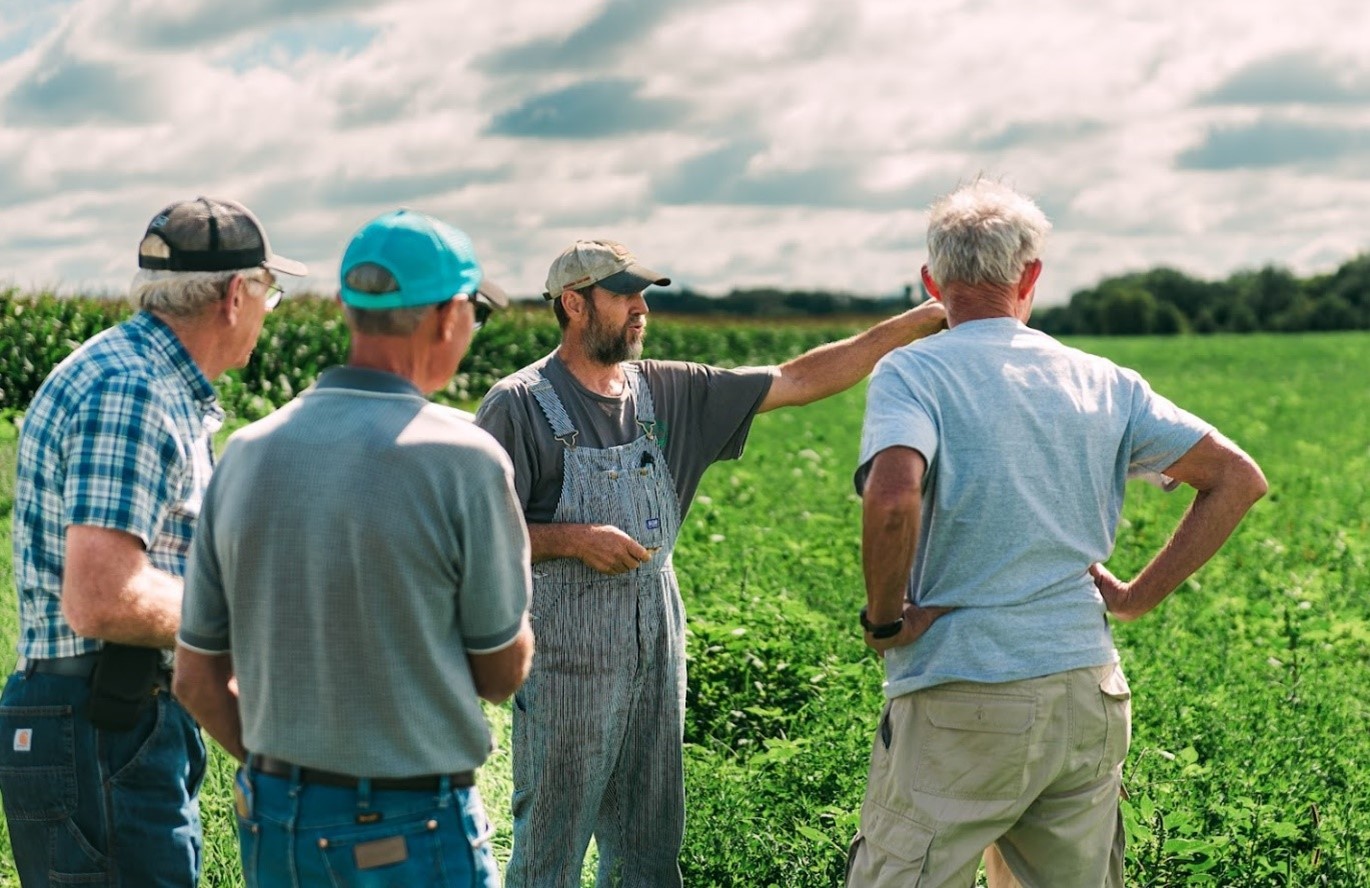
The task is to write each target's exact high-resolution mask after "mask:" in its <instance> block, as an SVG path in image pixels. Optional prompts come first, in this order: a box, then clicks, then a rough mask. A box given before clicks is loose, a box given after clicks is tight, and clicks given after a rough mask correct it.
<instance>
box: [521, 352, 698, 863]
mask: <svg viewBox="0 0 1370 888" xmlns="http://www.w3.org/2000/svg"><path fill="white" fill-rule="evenodd" d="M626 366H627V372H628V382H629V385H630V386H631V389H632V396H633V403H634V407H635V411H636V421H637V425H638V426H639V427H640V428H641V430H642V434H641V435H640V436H639V437H638V438H637V440H635V441H632V442H630V443H628V444H623V445H620V446H618V447H608V448H604V449H592V448H588V447H579V446H577V445H576V437H577V433H576V430H575V428H574V427H573V426H572V424H571V420H570V417H569V416H568V415H567V412H566V410H565V408H564V407H563V406H562V404H561V401H560V399H559V398H558V397H557V395H556V393H555V392H554V391H553V389H552V385H551V383H550V382H549V381H548V380H547V379H546V378H545V377H544V378H542V379H541V380H539V381H538V382H537V383H536V384H535V385H534V386H533V388H532V392H533V395H534V397H536V398H537V401H538V405H539V406H540V407H541V408H542V411H543V413H544V414H545V415H546V417H547V420H548V422H549V423H550V424H551V426H552V431H553V434H555V435H556V437H557V440H559V441H560V442H561V443H562V445H563V448H564V451H563V455H564V457H565V473H564V481H563V483H562V490H561V500H560V502H559V503H558V504H557V510H556V514H555V516H554V519H553V520H554V521H556V522H559V523H576V524H585V523H590V524H612V525H614V526H616V527H618V528H620V529H621V530H623V531H624V532H626V533H627V534H628V535H630V536H631V537H633V538H634V539H636V540H637V541H638V542H639V543H641V544H642V545H643V546H646V547H647V548H649V549H651V548H653V547H657V546H659V547H660V549H659V550H658V551H657V552H656V553H655V554H654V555H653V557H652V559H651V560H650V561H649V562H647V563H646V564H644V565H642V566H641V567H639V568H636V569H634V570H630V571H628V572H627V573H624V574H619V575H617V576H609V575H606V574H602V573H599V572H597V571H595V570H593V569H591V568H590V567H588V566H586V565H585V564H584V563H583V562H582V561H580V560H578V559H574V558H559V559H554V560H551V561H544V562H540V563H538V564H535V565H533V604H532V608H531V610H532V620H533V633H534V636H535V638H536V642H537V653H536V654H535V655H534V657H533V668H532V673H531V674H530V675H529V677H528V680H527V681H526V682H525V683H524V685H523V687H522V688H521V689H520V690H519V692H518V694H517V695H516V696H515V698H514V741H513V752H514V796H513V810H514V851H513V857H512V858H511V860H510V861H509V871H508V875H507V878H506V885H508V886H510V888H549V886H558V888H560V886H566V888H578V886H579V885H580V871H581V866H582V862H583V860H584V856H585V851H586V847H587V845H588V844H589V841H590V836H591V834H592V833H593V834H594V836H595V842H596V845H597V846H598V849H599V876H598V884H599V885H600V886H607V885H623V886H644V888H672V886H678V885H680V869H679V866H678V864H677V858H678V856H679V853H680V844H681V839H682V836H683V833H684V827H685V789H684V777H683V771H682V767H681V743H682V737H683V733H682V730H683V718H684V712H685V618H684V611H683V606H682V604H681V601H680V587H679V586H678V585H677V583H676V577H675V571H674V570H673V568H672V566H671V552H672V549H673V548H674V547H675V541H676V535H677V533H678V532H679V529H680V504H679V500H678V498H677V497H676V492H675V484H674V482H673V481H672V479H671V473H670V470H669V469H668V468H667V466H666V458H665V452H664V451H663V450H662V449H661V447H660V446H659V444H658V443H657V439H656V433H655V426H656V421H655V420H656V415H655V408H654V406H653V404H652V396H651V393H650V392H649V391H648V388H647V381H646V379H644V378H643V376H642V374H641V372H640V371H639V370H638V368H637V367H635V366H633V365H626Z"/></svg>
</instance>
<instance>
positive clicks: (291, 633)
mask: <svg viewBox="0 0 1370 888" xmlns="http://www.w3.org/2000/svg"><path fill="white" fill-rule="evenodd" d="M530 588H531V578H530V571H529V548H528V534H527V531H526V529H525V527H524V524H523V519H522V516H521V514H520V511H519V506H518V503H517V501H516V500H515V498H514V490H513V478H512V468H511V466H510V465H509V458H508V457H507V456H506V455H505V453H504V450H503V449H502V448H501V447H500V446H499V445H498V444H497V443H496V442H495V441H494V440H493V439H492V438H491V437H490V436H489V435H487V434H486V433H485V432H483V431H481V430H480V429H479V428H477V427H476V426H475V425H474V424H473V423H472V422H471V421H470V414H466V413H463V412H461V411H458V410H453V409H451V408H448V407H442V406H439V405H437V404H433V403H430V402H429V401H428V400H427V399H425V398H424V397H423V395H422V394H421V393H420V392H419V390H418V389H416V388H415V387H414V386H413V385H411V384H410V383H409V382H408V381H406V380H404V379H402V378H400V377H398V376H393V375H391V374H388V373H380V372H376V371H369V370H359V369H355V368H335V369H332V370H329V371H327V372H325V373H324V375H323V376H322V377H320V379H319V381H318V382H317V383H316V384H315V386H314V387H312V388H310V389H309V390H307V391H305V392H304V393H303V394H301V395H300V396H299V397H298V398H296V399H295V400H294V401H292V402H290V403H289V404H287V405H286V406H285V407H282V408H281V409H280V410H278V411H276V412H275V413H274V414H272V415H271V416H269V417H267V418H266V419H263V420H261V421H260V422H256V423H253V424H252V425H250V426H247V427H246V428H244V429H241V430H239V431H238V432H237V433H236V434H235V435H234V436H233V437H232V438H231V439H230V440H229V443H228V447H227V448H226V449H225V451H224V455H223V457H222V459H221V460H220V461H219V465H218V468H217V469H216V470H215V473H214V478H213V480H212V481H211V483H210V486H209V490H208V492H207V494H206V496H205V501H204V506H203V509H202V511H201V513H200V523H199V526H198V528H197V530H196V534H195V540H194V543H193V545H192V548H191V557H190V564H189V568H188V572H187V576H186V592H185V601H184V604H183V608H182V624H181V629H180V634H179V640H180V642H181V643H182V644H184V645H185V646H187V647H189V648H191V649H193V650H197V651H201V652H204V653H210V654H219V653H231V654H232V657H233V666H234V670H235V672H236V673H237V676H238V685H239V690H240V695H241V700H240V705H239V709H240V711H241V714H242V720H243V743H244V745H245V746H246V747H247V748H248V750H249V751H251V752H254V753H258V754H262V755H269V756H273V757H276V758H280V759H285V760H286V761H290V762H294V763H295V764H298V765H303V766H306V767H314V768H322V769H325V770H329V771H338V772H342V773H345V774H352V775H356V776H364V777H408V776H416V775H420V774H439V773H453V772H458V771H467V770H471V769H473V768H475V767H477V766H478V765H480V764H481V763H482V762H483V761H485V758H486V756H487V755H488V754H489V751H490V733H489V729H488V727H487V725H486V723H485V719H484V716H483V714H482V712H481V708H480V703H479V700H478V699H477V695H476V689H475V685H474V683H473V681H472V677H471V669H470V664H469V662H468V661H467V655H468V654H471V653H477V654H478V653H489V652H493V651H496V650H499V649H500V648H502V647H505V646H507V645H508V644H509V643H510V642H512V641H513V639H514V638H515V637H516V635H517V633H518V630H519V626H520V623H521V621H522V618H523V614H524V611H525V610H526V608H527V606H528V599H529V592H530Z"/></svg>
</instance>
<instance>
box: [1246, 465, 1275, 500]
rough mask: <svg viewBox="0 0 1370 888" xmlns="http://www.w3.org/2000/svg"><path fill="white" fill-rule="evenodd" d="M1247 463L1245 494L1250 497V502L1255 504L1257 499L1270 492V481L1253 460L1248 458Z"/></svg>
mask: <svg viewBox="0 0 1370 888" xmlns="http://www.w3.org/2000/svg"><path fill="white" fill-rule="evenodd" d="M1247 465H1248V470H1247V495H1248V496H1249V497H1250V498H1251V504H1252V505H1255V504H1256V501H1257V500H1259V499H1261V498H1262V497H1263V496H1265V495H1266V494H1267V493H1269V492H1270V482H1269V481H1267V480H1265V473H1264V472H1262V471H1261V467H1260V466H1258V465H1256V463H1255V461H1254V460H1250V459H1248V460H1247Z"/></svg>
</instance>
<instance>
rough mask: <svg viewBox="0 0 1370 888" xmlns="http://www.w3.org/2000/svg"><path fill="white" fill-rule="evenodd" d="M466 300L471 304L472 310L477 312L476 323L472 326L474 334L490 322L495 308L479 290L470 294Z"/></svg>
mask: <svg viewBox="0 0 1370 888" xmlns="http://www.w3.org/2000/svg"><path fill="white" fill-rule="evenodd" d="M465 298H466V301H467V302H469V303H471V310H472V311H473V312H475V315H476V319H475V321H474V322H473V323H472V324H471V332H472V333H474V332H476V331H477V330H479V329H480V328H481V327H482V326H484V325H485V322H486V321H488V320H490V315H492V314H494V312H495V306H494V305H492V304H491V303H490V302H489V301H488V300H487V299H486V296H485V294H484V293H482V292H480V291H479V290H477V291H476V292H474V293H471V294H469V295H468V296H466V297H465Z"/></svg>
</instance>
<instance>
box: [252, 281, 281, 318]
mask: <svg viewBox="0 0 1370 888" xmlns="http://www.w3.org/2000/svg"><path fill="white" fill-rule="evenodd" d="M256 282H257V283H259V284H261V285H262V286H263V287H265V288H266V289H265V290H263V291H262V299H263V300H265V302H266V310H267V311H271V309H273V308H275V307H276V306H278V305H280V304H281V297H282V296H284V295H285V290H284V289H282V288H281V285H280V284H278V283H276V282H274V281H272V282H270V283H268V282H267V281H264V280H262V279H260V278H257V279H256Z"/></svg>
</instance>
